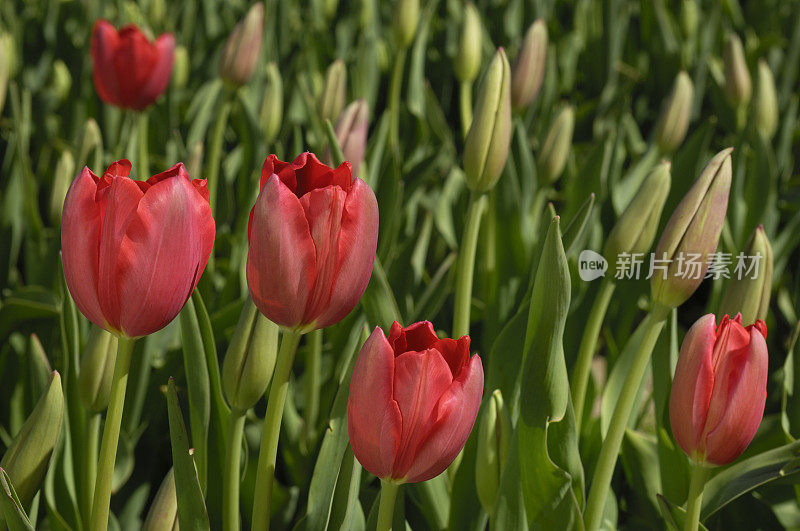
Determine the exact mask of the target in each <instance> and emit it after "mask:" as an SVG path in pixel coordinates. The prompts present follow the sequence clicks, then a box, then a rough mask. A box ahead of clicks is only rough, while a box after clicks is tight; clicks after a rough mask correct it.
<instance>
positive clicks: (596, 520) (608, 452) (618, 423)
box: [584, 306, 669, 531]
mask: <svg viewBox="0 0 800 531" xmlns="http://www.w3.org/2000/svg"><path fill="white" fill-rule="evenodd" d="M668 315H669V309H668V308H665V307H663V306H655V307H654V308H653V309H652V310H651V311H650V314H649V315H648V316H647V318H646V319H647V324H646V325H645V326H646V328H645V331H644V335H643V336H642V342H641V343H640V344H639V348H638V350H637V351H636V357H635V358H634V360H633V364H632V365H631V368H630V371H629V372H628V377H627V378H626V379H625V384H624V385H623V387H622V392H621V393H620V395H619V398H618V399H617V405H616V406H615V407H614V414H613V415H612V417H611V423H610V424H609V426H608V433H607V434H606V438H605V439H604V440H603V446H602V447H601V448H600V455H599V457H598V458H597V465H596V466H595V469H594V476H593V477H592V486H591V488H590V489H589V498H588V500H587V502H586V513H585V515H584V519H585V522H586V530H587V531H596V530H597V529H598V528H599V527H600V521H601V519H602V517H603V508H604V506H605V502H606V494H607V493H608V489H609V487H610V485H611V476H612V475H613V474H614V466H615V465H616V463H617V457H618V456H619V448H620V446H621V445H622V438H623V436H624V435H625V429H626V428H627V426H628V419H629V418H630V416H631V411H633V406H634V402H635V401H636V394H637V393H638V391H639V386H640V385H641V383H642V378H644V373H645V371H646V370H647V363H648V362H649V361H650V355H651V354H652V353H653V348H654V347H655V345H656V341H657V340H658V336H659V334H660V333H661V329H662V328H664V321H665V319H666V318H667V316H668Z"/></svg>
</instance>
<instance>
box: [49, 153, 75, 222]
mask: <svg viewBox="0 0 800 531" xmlns="http://www.w3.org/2000/svg"><path fill="white" fill-rule="evenodd" d="M73 175H75V157H73V156H72V152H71V151H70V150H68V149H65V150H64V151H62V152H61V156H60V157H59V158H58V162H57V163H56V174H55V177H54V178H53V188H52V189H51V190H50V222H51V223H52V224H53V225H55V226H58V225H60V224H61V210H62V209H63V208H64V198H65V197H67V190H69V185H70V183H71V180H72V176H73Z"/></svg>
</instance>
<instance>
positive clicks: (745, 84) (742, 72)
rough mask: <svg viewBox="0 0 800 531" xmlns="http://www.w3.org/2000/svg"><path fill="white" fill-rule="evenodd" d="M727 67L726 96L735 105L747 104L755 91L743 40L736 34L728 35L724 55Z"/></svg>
mask: <svg viewBox="0 0 800 531" xmlns="http://www.w3.org/2000/svg"><path fill="white" fill-rule="evenodd" d="M722 60H723V61H722V62H723V66H724V68H725V87H724V88H725V96H726V97H727V98H728V100H729V101H730V102H731V103H732V104H733V105H734V106H735V107H739V106H742V105H746V104H747V103H748V102H749V101H750V96H751V95H752V92H753V82H752V81H751V79H750V70H748V68H747V61H746V60H745V57H744V48H743V47H742V41H741V40H740V39H739V37H738V36H737V35H735V34H731V35H730V36H729V37H728V42H727V43H726V44H725V52H724V54H723V57H722Z"/></svg>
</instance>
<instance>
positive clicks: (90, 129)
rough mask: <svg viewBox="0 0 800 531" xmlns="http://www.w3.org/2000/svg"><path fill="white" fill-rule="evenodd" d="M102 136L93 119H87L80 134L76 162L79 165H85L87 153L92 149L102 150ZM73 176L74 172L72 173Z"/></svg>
mask: <svg viewBox="0 0 800 531" xmlns="http://www.w3.org/2000/svg"><path fill="white" fill-rule="evenodd" d="M102 146H103V135H102V134H101V133H100V127H99V126H98V125H97V122H96V121H95V119H94V118H89V119H88V120H86V123H85V124H84V126H83V132H82V133H81V148H80V151H79V152H78V161H79V163H81V164H86V163H87V159H88V157H89V153H91V152H92V150H93V149H101V150H102V149H103V148H102ZM73 175H74V172H73Z"/></svg>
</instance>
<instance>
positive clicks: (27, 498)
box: [0, 371, 64, 507]
mask: <svg viewBox="0 0 800 531" xmlns="http://www.w3.org/2000/svg"><path fill="white" fill-rule="evenodd" d="M63 418H64V395H63V394H62V392H61V377H60V376H59V374H58V372H56V371H53V373H52V374H51V375H50V381H49V382H48V383H47V387H45V390H44V393H43V394H42V397H41V398H40V399H39V402H38V403H37V404H36V407H35V408H34V410H33V412H32V413H31V415H30V416H29V417H28V419H27V420H26V421H25V423H24V424H23V425H22V428H20V430H19V433H18V434H17V436H16V437H15V438H14V441H13V442H12V443H11V446H9V447H8V450H6V453H5V455H3V459H2V460H0V468H2V469H3V470H5V471H6V473H7V474H8V477H9V478H10V479H11V484H12V485H14V489H15V490H16V492H17V496H19V501H20V504H21V506H22V507H28V506H29V505H30V503H31V501H32V500H33V496H34V494H36V491H38V490H39V488H40V487H41V485H42V480H44V475H45V473H46V472H47V467H48V465H49V463H50V456H51V455H52V454H53V449H54V448H55V445H56V442H57V441H58V437H59V435H60V434H61V421H62V420H63Z"/></svg>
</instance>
